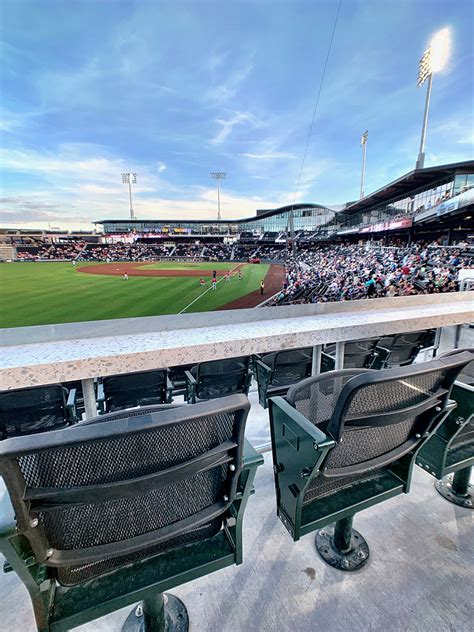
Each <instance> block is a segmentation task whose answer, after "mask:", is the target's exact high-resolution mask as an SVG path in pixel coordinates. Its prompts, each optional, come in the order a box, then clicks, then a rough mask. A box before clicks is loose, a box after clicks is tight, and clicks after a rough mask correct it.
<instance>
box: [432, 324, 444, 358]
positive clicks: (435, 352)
mask: <svg viewBox="0 0 474 632" xmlns="http://www.w3.org/2000/svg"><path fill="white" fill-rule="evenodd" d="M442 332H443V328H442V327H438V328H437V329H436V332H435V339H434V342H433V358H436V356H437V355H438V350H439V345H440V343H441V335H442Z"/></svg>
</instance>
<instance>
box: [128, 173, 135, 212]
mask: <svg viewBox="0 0 474 632" xmlns="http://www.w3.org/2000/svg"><path fill="white" fill-rule="evenodd" d="M128 194H129V196H130V219H135V213H134V212H133V204H132V183H131V179H130V178H129V179H128Z"/></svg>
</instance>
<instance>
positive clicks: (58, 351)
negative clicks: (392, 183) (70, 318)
mask: <svg viewBox="0 0 474 632" xmlns="http://www.w3.org/2000/svg"><path fill="white" fill-rule="evenodd" d="M452 296H453V300H447V299H445V298H444V297H443V300H440V301H439V303H438V302H436V301H433V300H426V301H423V300H422V299H423V298H424V297H409V298H417V299H418V300H416V301H410V300H403V299H401V300H400V299H389V301H390V302H389V303H388V302H385V303H384V304H383V305H382V304H379V305H377V306H376V305H375V303H376V301H374V302H372V301H364V303H365V304H364V305H363V306H361V305H358V306H357V309H355V310H349V309H348V305H347V303H346V304H341V309H340V310H339V311H338V310H337V308H331V311H330V313H319V314H318V313H316V314H315V313H314V309H313V310H312V312H313V313H311V315H304V314H307V313H308V312H309V310H304V309H302V310H300V311H301V314H302V315H293V316H288V317H286V318H281V317H279V318H275V319H273V318H269V317H268V313H269V312H268V310H265V316H264V314H263V312H262V320H255V311H256V310H252V314H251V318H250V316H247V317H246V315H245V312H250V310H241V312H240V313H239V312H238V311H235V312H232V316H231V317H229V318H228V322H227V323H226V322H225V319H223V318H222V313H221V315H220V316H219V318H217V317H215V318H216V320H215V322H214V323H213V319H212V316H213V314H201V315H200V316H201V317H202V318H201V320H198V319H195V321H194V322H193V325H194V326H190V328H188V329H183V328H176V329H170V328H169V326H168V327H167V328H164V329H157V330H155V331H146V332H142V333H134V334H133V333H127V334H121V333H118V334H115V335H106V336H104V335H102V336H98V337H89V338H79V337H78V338H76V339H74V338H68V339H59V340H52V341H48V342H41V343H37V342H35V343H32V344H18V345H10V346H4V347H3V348H2V349H1V357H0V390H9V389H15V388H22V387H27V386H36V385H40V384H52V383H55V382H66V381H69V380H78V379H84V378H91V377H97V376H105V375H114V374H120V373H130V372H133V371H145V370H148V369H153V368H161V367H166V366H173V365H180V364H188V363H192V362H199V361H204V360H213V359H219V358H230V357H236V356H239V355H248V354H252V353H265V352H269V351H274V350H277V349H286V348H297V347H303V346H311V345H316V344H324V343H327V342H335V341H345V340H354V339H357V338H361V339H363V338H369V337H375V336H382V335H389V334H393V333H401V332H408V331H417V330H420V329H426V328H429V327H443V326H450V325H457V324H462V323H466V322H469V321H471V320H472V319H473V305H474V303H473V301H472V299H471V296H472V295H468V294H467V293H463V295H460V294H457V295H452ZM426 298H427V299H428V298H430V299H431V297H426ZM397 300H398V301H399V302H398V303H394V302H393V301H397ZM302 307H305V308H306V307H308V308H310V307H311V306H302ZM362 307H364V308H365V309H362ZM269 309H272V308H269ZM273 309H275V308H273ZM276 309H277V308H276ZM297 313H299V312H297V311H296V310H293V311H291V312H288V314H297ZM229 314H231V313H230V312H229ZM270 315H271V313H270ZM206 316H207V317H208V318H207V322H208V323H210V324H208V326H203V325H202V323H203V322H206ZM239 319H240V322H239ZM159 322H160V321H159V317H158V318H157V319H156V323H157V325H158V326H159ZM166 322H168V321H166ZM92 325H93V323H88V326H92ZM198 325H200V326H198ZM117 328H118V329H120V327H119V325H117V326H116V328H115V329H116V330H117Z"/></svg>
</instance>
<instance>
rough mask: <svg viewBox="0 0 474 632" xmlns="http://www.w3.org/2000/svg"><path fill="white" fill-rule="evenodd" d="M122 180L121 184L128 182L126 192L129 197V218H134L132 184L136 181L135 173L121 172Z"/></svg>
mask: <svg viewBox="0 0 474 632" xmlns="http://www.w3.org/2000/svg"><path fill="white" fill-rule="evenodd" d="M122 182H123V184H128V194H129V197H130V219H135V212H134V210H133V204H132V184H136V183H137V174H136V173H131V172H128V173H122Z"/></svg>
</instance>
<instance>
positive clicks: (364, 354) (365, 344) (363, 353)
mask: <svg viewBox="0 0 474 632" xmlns="http://www.w3.org/2000/svg"><path fill="white" fill-rule="evenodd" d="M377 343H378V339H377V338H369V339H368V340H355V341H353V342H346V343H345V345H344V368H345V369H363V368H367V367H370V366H371V364H372V358H373V355H374V352H375V348H376V346H377ZM324 353H325V354H326V355H324V356H323V362H322V370H323V371H332V370H333V369H334V363H335V356H336V345H335V344H329V345H325V347H324ZM327 356H331V357H330V358H329V357H327Z"/></svg>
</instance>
